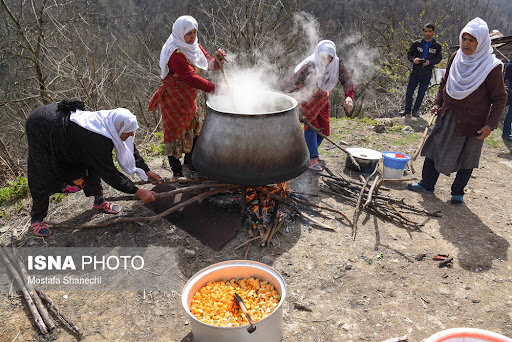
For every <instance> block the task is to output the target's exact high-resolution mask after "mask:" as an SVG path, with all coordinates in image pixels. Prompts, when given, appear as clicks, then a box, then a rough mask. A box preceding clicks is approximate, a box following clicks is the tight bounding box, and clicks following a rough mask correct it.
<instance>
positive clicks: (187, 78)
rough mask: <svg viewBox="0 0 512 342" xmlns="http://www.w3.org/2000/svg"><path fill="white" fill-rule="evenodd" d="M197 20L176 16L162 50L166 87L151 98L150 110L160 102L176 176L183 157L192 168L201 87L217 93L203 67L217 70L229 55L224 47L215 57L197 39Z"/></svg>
mask: <svg viewBox="0 0 512 342" xmlns="http://www.w3.org/2000/svg"><path fill="white" fill-rule="evenodd" d="M197 28H198V25H197V21H196V20H195V19H194V18H193V17H191V16H189V15H184V16H181V17H179V18H178V19H176V21H175V23H174V25H173V26H172V33H171V35H170V36H169V38H168V39H167V41H166V42H165V44H164V46H163V47H162V51H161V53H160V69H161V71H162V74H161V78H162V83H163V84H162V86H161V87H160V88H159V89H158V90H157V91H156V92H155V94H153V96H152V97H151V100H150V101H149V110H150V111H153V110H156V109H157V108H158V106H159V105H160V110H161V112H162V123H163V128H164V146H165V149H164V153H165V154H166V155H167V156H168V158H169V164H170V166H171V170H172V171H173V174H174V176H175V177H182V176H183V169H182V166H181V162H180V158H181V155H182V154H183V153H185V160H184V163H185V164H188V165H189V166H191V167H192V165H191V162H192V158H191V157H192V150H193V147H194V143H195V140H196V137H197V135H199V131H200V129H201V124H202V117H201V114H200V113H199V112H198V110H197V104H196V98H197V94H198V91H199V90H203V91H205V92H207V93H213V92H215V91H216V89H217V88H218V85H216V84H214V83H212V82H210V81H208V80H206V79H204V78H202V77H201V76H199V73H200V72H201V70H217V69H219V68H220V65H219V64H218V63H219V62H220V63H223V62H224V59H225V57H226V53H225V52H224V50H222V49H219V50H217V52H215V59H214V58H213V57H211V56H210V55H209V54H208V53H207V52H206V51H205V50H204V49H203V47H202V46H201V45H199V44H198V42H197Z"/></svg>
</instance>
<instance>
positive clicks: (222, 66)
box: [215, 57, 231, 88]
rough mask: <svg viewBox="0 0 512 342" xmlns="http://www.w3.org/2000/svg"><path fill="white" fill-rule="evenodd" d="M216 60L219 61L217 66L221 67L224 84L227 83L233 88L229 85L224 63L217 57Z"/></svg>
mask: <svg viewBox="0 0 512 342" xmlns="http://www.w3.org/2000/svg"><path fill="white" fill-rule="evenodd" d="M215 60H216V61H217V64H218V65H219V69H220V72H221V73H222V78H224V82H226V85H227V86H228V87H229V88H231V86H230V85H229V80H228V76H227V75H226V71H225V70H224V63H221V62H220V60H219V59H218V58H217V57H215Z"/></svg>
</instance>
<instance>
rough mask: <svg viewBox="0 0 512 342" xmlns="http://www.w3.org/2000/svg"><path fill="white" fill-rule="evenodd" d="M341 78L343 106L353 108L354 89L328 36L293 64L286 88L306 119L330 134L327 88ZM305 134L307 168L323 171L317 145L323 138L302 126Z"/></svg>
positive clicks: (324, 132) (330, 87)
mask: <svg viewBox="0 0 512 342" xmlns="http://www.w3.org/2000/svg"><path fill="white" fill-rule="evenodd" d="M338 81H339V82H341V84H342V85H343V88H344V90H345V108H346V109H347V110H349V111H350V110H352V108H353V105H354V104H353V101H352V98H353V97H354V93H355V89H354V83H353V82H352V79H351V78H350V75H349V74H348V72H347V70H346V69H345V66H344V64H343V62H342V61H341V59H339V58H338V56H337V55H336V45H334V43H333V42H332V41H330V40H322V41H321V42H320V43H318V44H317V46H316V48H315V52H314V53H313V54H312V55H311V56H308V57H306V59H304V60H303V61H302V62H301V63H299V65H297V66H296V67H295V74H294V75H293V77H292V78H291V79H290V80H289V81H288V83H289V85H288V88H289V89H288V90H289V91H290V92H293V94H292V96H294V97H295V98H296V99H297V100H298V101H299V103H300V110H301V112H302V115H303V116H304V118H305V119H306V120H308V121H309V122H310V123H311V124H312V125H313V126H314V127H316V128H318V129H320V130H321V131H322V133H323V134H324V135H326V136H328V135H329V133H330V131H329V92H330V91H331V90H332V89H333V88H334V87H335V86H336V85H337V84H338ZM304 137H305V139H306V144H307V146H308V150H309V157H310V163H309V169H310V170H313V171H322V170H323V168H322V166H321V165H320V163H319V161H320V158H319V155H318V146H320V143H321V142H322V140H323V138H322V137H320V136H319V135H318V134H317V133H316V132H315V131H313V130H312V129H310V128H309V127H307V126H305V131H304Z"/></svg>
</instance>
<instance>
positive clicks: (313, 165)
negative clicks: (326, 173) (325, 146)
mask: <svg viewBox="0 0 512 342" xmlns="http://www.w3.org/2000/svg"><path fill="white" fill-rule="evenodd" d="M308 168H309V169H310V170H311V171H315V172H322V171H323V170H324V168H323V167H322V165H320V164H319V163H318V159H316V158H313V159H311V160H310V161H309V166H308Z"/></svg>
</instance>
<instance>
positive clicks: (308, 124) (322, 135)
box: [304, 119, 361, 170]
mask: <svg viewBox="0 0 512 342" xmlns="http://www.w3.org/2000/svg"><path fill="white" fill-rule="evenodd" d="M304 124H306V125H307V126H308V127H309V128H310V129H312V130H313V131H315V132H316V134H318V135H319V136H321V137H322V138H324V139H325V140H327V141H328V142H330V143H331V144H333V145H334V146H336V147H337V148H339V149H340V150H342V151H343V152H345V153H346V154H347V156H348V157H349V158H350V160H351V161H352V163H354V165H355V166H356V167H357V168H358V169H359V170H361V167H360V166H359V164H358V162H356V160H355V159H354V157H353V156H352V154H350V152H348V151H347V150H346V149H345V148H343V147H341V146H340V145H338V144H337V143H335V142H334V141H332V140H331V139H329V137H327V136H326V135H325V134H323V133H322V132H320V130H319V129H318V128H316V127H315V126H313V124H312V123H311V122H309V121H308V120H306V119H304ZM341 143H342V144H344V145H348V143H347V142H345V141H343V140H341Z"/></svg>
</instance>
